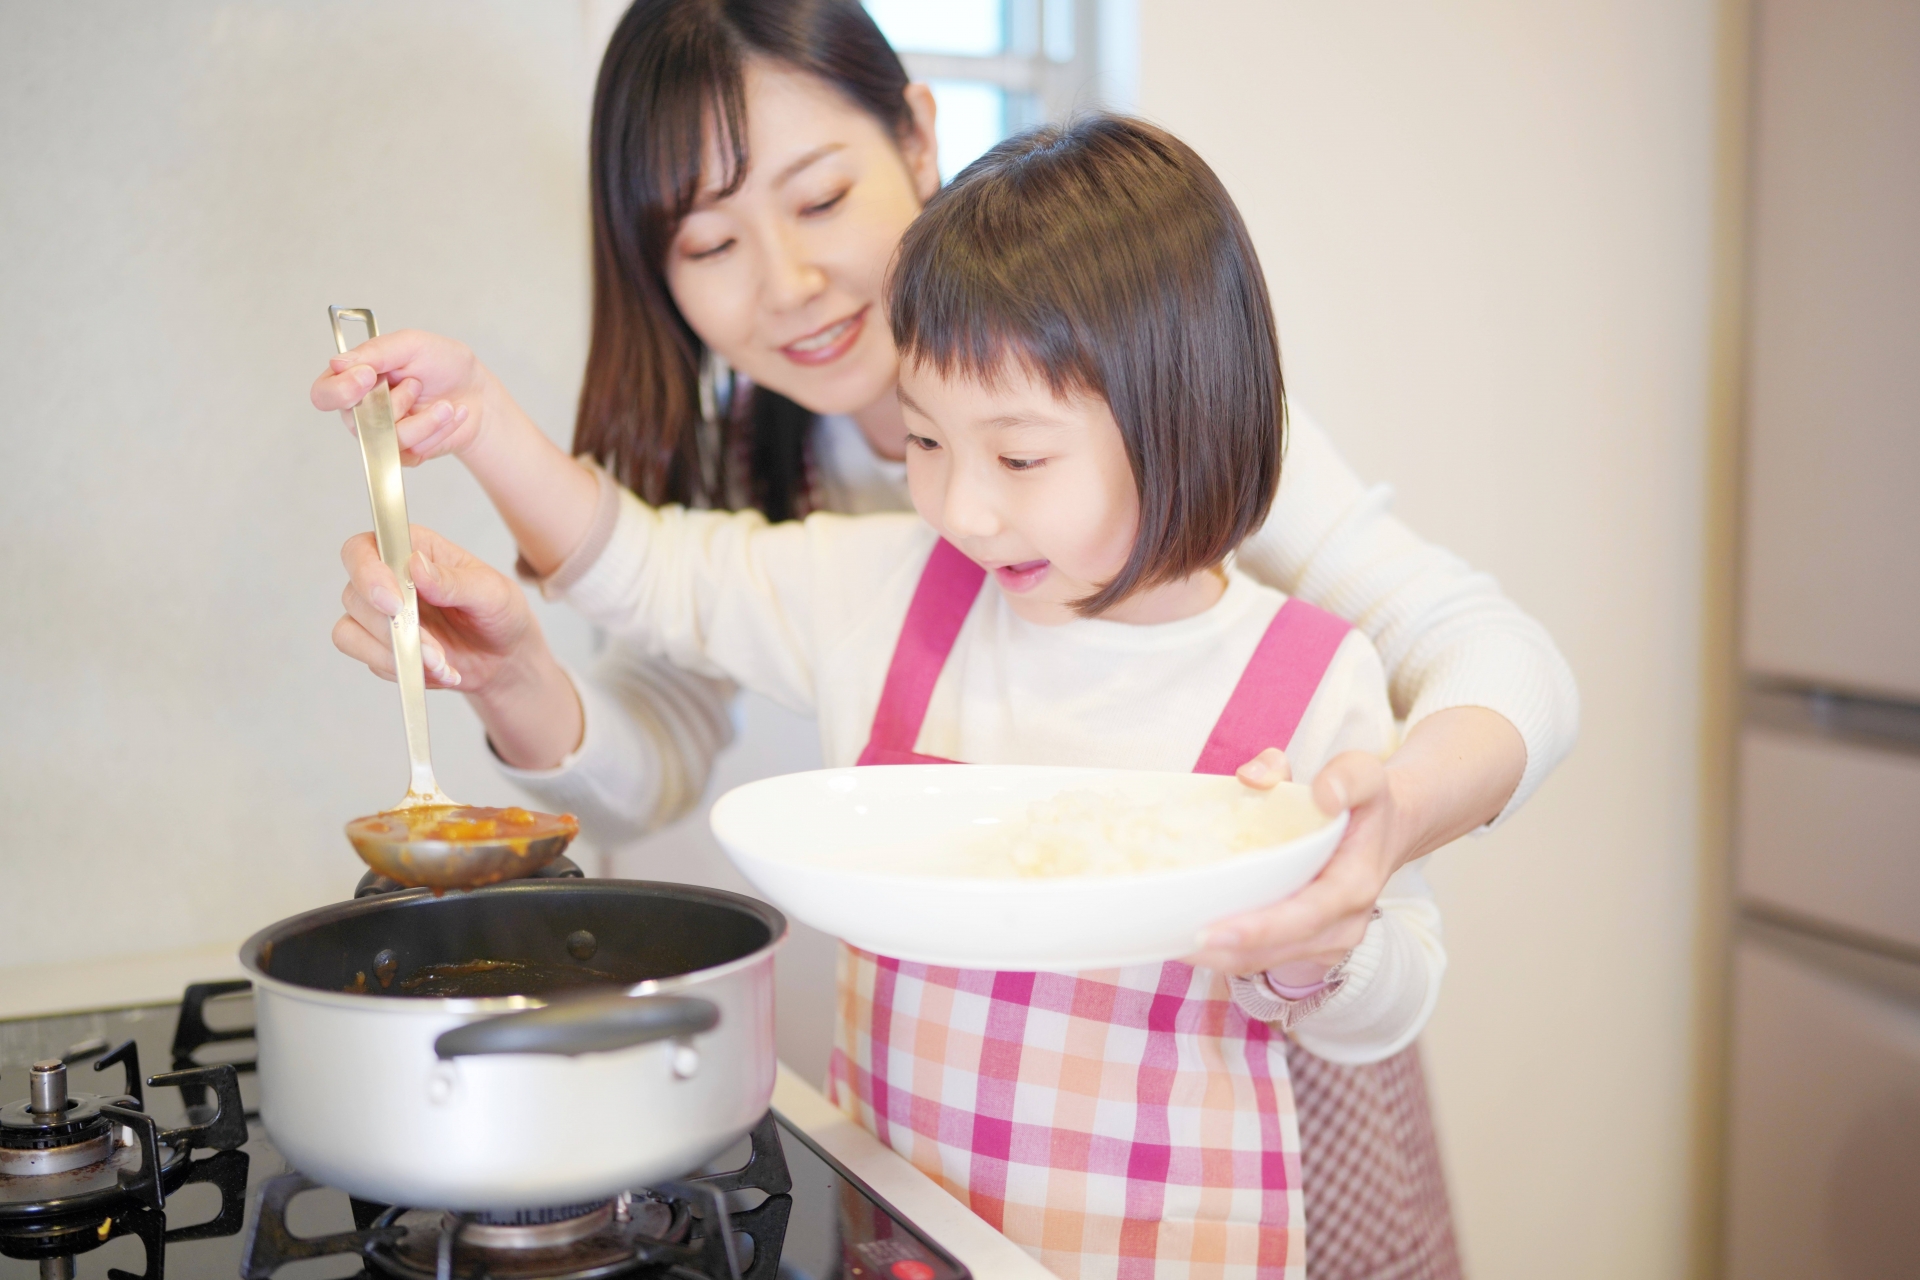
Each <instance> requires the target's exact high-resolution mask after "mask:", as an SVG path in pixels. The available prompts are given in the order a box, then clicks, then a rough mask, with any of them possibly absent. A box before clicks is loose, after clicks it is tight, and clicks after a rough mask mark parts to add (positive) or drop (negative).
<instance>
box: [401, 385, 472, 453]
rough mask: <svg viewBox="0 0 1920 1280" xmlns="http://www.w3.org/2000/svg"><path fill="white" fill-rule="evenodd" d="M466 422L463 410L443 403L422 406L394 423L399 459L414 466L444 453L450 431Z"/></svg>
mask: <svg viewBox="0 0 1920 1280" xmlns="http://www.w3.org/2000/svg"><path fill="white" fill-rule="evenodd" d="M466 421H467V407H466V406H465V405H454V404H452V403H450V402H448V401H446V400H436V401H434V402H433V403H432V404H430V405H426V406H423V407H422V408H421V410H420V412H419V413H416V414H414V415H413V416H412V417H410V418H406V419H403V420H402V421H399V422H396V423H395V424H394V430H395V432H396V434H397V436H398V438H399V441H400V449H401V454H402V460H403V461H407V462H409V463H410V464H411V465H418V464H419V463H421V462H424V461H426V460H427V459H429V458H436V457H438V456H440V455H441V454H442V453H445V452H446V450H447V445H448V443H449V442H450V441H451V440H452V438H453V434H454V432H456V431H458V430H459V429H460V428H461V427H462V426H464V425H465V424H466Z"/></svg>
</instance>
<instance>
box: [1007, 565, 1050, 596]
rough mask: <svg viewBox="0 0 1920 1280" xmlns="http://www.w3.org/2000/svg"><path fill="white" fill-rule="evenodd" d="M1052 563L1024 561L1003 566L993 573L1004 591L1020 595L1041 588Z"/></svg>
mask: <svg viewBox="0 0 1920 1280" xmlns="http://www.w3.org/2000/svg"><path fill="white" fill-rule="evenodd" d="M1052 563H1053V562H1052V561H1050V560H1023V561H1021V562H1020V563H1019V564H1003V565H1001V566H1000V567H999V568H997V569H995V570H994V571H993V576H994V579H995V581H997V582H999V584H1000V589H1001V590H1002V591H1011V592H1014V593H1015V594H1019V593H1022V592H1026V591H1031V590H1033V589H1034V588H1035V587H1037V586H1039V585H1040V579H1042V578H1044V577H1046V576H1047V570H1048V568H1049V567H1051V565H1052Z"/></svg>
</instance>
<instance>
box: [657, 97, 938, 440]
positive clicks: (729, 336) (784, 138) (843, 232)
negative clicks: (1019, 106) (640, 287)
mask: <svg viewBox="0 0 1920 1280" xmlns="http://www.w3.org/2000/svg"><path fill="white" fill-rule="evenodd" d="M907 101H908V104H909V106H910V107H911V108H912V109H913V114H914V122H915V127H914V130H913V132H912V133H911V134H910V135H909V136H908V137H907V138H905V139H903V140H896V139H895V138H894V137H893V136H892V135H891V134H890V133H889V132H888V130H887V129H886V128H885V127H883V126H882V125H881V124H880V122H879V121H877V120H875V119H874V118H873V117H872V116H871V115H869V114H868V113H867V112H865V111H863V110H861V109H860V108H859V107H857V106H855V105H854V104H853V103H852V102H850V101H849V100H848V99H846V98H845V97H843V96H842V95H841V94H840V93H839V92H838V91H837V90H835V89H834V88H833V87H832V86H831V85H829V84H827V83H826V82H824V81H822V80H820V79H818V78H816V77H814V76H811V75H808V74H806V73H804V72H800V71H795V70H792V69H790V68H788V67H785V66H783V65H782V64H780V63H777V62H771V61H768V60H764V59H754V60H751V61H749V62H748V64H747V67H746V113H747V139H746V141H747V155H748V159H749V165H748V168H747V173H746V180H745V181H744V182H742V183H741V185H740V188H739V190H737V191H735V192H734V193H733V194H731V195H729V196H726V197H724V198H717V199H716V198H714V197H713V195H712V194H711V192H712V190H713V188H715V187H717V186H718V185H719V183H720V179H719V178H718V177H717V176H716V175H719V174H722V173H724V172H725V166H724V164H723V163H722V161H721V157H720V155H719V153H718V150H717V148H712V149H710V154H709V157H708V162H707V165H706V173H707V177H706V178H705V179H703V181H704V183H705V185H706V188H707V194H703V195H702V196H701V198H700V199H699V201H698V202H697V203H696V204H695V206H694V208H693V211H692V212H691V213H689V214H688V215H687V217H686V220H685V221H684V222H682V223H681V225H680V228H679V231H678V232H677V233H676V234H675V236H674V238H673V242H672V244H671V245H669V246H668V249H667V262H666V276H667V287H668V288H669V289H670V290H671V291H672V293H673V298H674V301H675V302H676V303H677V304H679V307H680V312H681V314H682V315H684V316H685V317H686V319H687V323H688V324H689V325H691V326H692V327H693V331H694V332H695V333H697V334H699V335H700V338H701V340H702V341H703V342H705V343H706V344H707V345H708V346H709V347H711V348H713V350H714V351H716V352H717V353H719V355H720V356H722V357H723V358H724V359H725V360H726V361H727V363H728V364H730V365H732V366H733V367H734V368H735V369H736V370H738V371H739V372H740V373H742V374H744V375H745V376H746V377H748V378H750V379H752V380H753V382H754V383H755V384H757V385H759V386H763V387H767V388H769V389H770V390H773V391H778V392H779V393H780V394H782V395H784V396H786V397H788V398H789V399H791V400H794V401H797V402H798V403H800V404H801V405H804V406H805V407H806V408H808V409H811V410H813V411H814V412H815V413H856V414H857V413H859V412H860V411H861V410H863V409H867V408H869V407H870V406H873V405H875V404H876V403H878V402H880V401H881V400H882V399H883V398H884V399H887V400H889V401H890V400H891V398H892V396H893V389H894V383H895V381H896V379H897V378H898V376H899V359H898V357H897V356H896V355H895V353H894V347H893V337H892V335H891V334H890V333H889V331H888V329H887V321H886V316H885V315H884V314H883V311H882V304H881V281H882V279H883V278H884V277H885V275H886V270H887V264H888V262H889V261H891V259H892V257H893V251H894V249H895V247H896V246H897V245H898V244H899V243H900V236H901V233H902V232H904V231H905V230H906V228H907V224H908V223H910V222H912V221H913V219H914V217H915V215H917V214H918V213H919V212H920V206H921V205H922V204H924V203H925V202H926V200H927V198H928V197H930V196H931V195H932V194H933V193H934V191H935V190H937V189H938V188H939V185H940V174H939V169H938V166H937V164H936V159H935V154H934V145H933V98H932V95H931V93H930V92H929V91H928V90H927V88H926V86H924V85H912V86H909V88H908V90H907Z"/></svg>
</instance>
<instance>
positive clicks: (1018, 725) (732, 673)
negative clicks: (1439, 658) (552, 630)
mask: <svg viewBox="0 0 1920 1280" xmlns="http://www.w3.org/2000/svg"><path fill="white" fill-rule="evenodd" d="M934 540H935V535H934V533H933V531H932V530H931V529H930V528H928V527H927V526H926V525H925V524H924V523H922V522H921V521H920V520H919V519H918V518H917V517H914V516H909V515H877V516H868V517H864V518H851V517H842V516H837V515H817V516H814V517H811V518H809V519H808V520H806V521H804V522H801V523H798V524H785V525H779V526H769V525H768V524H767V523H766V521H765V520H764V519H763V518H761V517H760V516H759V515H758V514H757V513H751V512H748V513H737V514H735V513H718V512H692V511H687V510H684V509H682V508H677V507H669V508H663V509H658V510H656V509H653V508H649V507H647V506H645V505H644V504H642V503H640V502H639V501H638V500H637V499H635V498H634V497H633V496H632V495H631V494H627V493H624V492H620V493H618V494H617V497H616V500H615V514H614V518H613V522H612V528H611V530H610V532H608V533H607V534H606V535H605V536H604V543H605V545H604V546H603V547H602V548H601V549H600V550H599V551H598V553H597V554H596V555H595V556H594V557H593V563H592V564H591V565H590V566H589V567H588V568H587V569H586V570H585V571H584V572H583V573H581V574H580V575H579V576H578V577H577V578H576V579H575V580H574V581H572V582H571V583H570V584H568V585H567V587H566V589H565V597H566V599H567V601H568V602H569V603H570V604H572V605H574V606H575V607H576V608H578V609H580V610H581V612H583V613H584V614H585V615H586V616H587V617H588V618H589V619H590V620H592V621H593V622H595V623H597V624H598V625H599V626H601V627H603V628H605V629H606V630H607V632H608V633H609V634H611V635H612V636H614V637H616V638H617V639H619V640H621V641H623V642H624V649H625V650H626V651H629V652H631V651H635V650H637V651H639V652H641V653H644V654H645V655H647V656H649V657H652V658H655V659H661V660H665V661H667V662H670V663H672V664H673V665H675V666H676V667H679V668H680V669H682V670H685V671H691V672H695V673H698V674H700V675H703V676H705V677H707V678H710V679H727V680H732V681H737V682H738V683H739V684H741V685H744V686H746V687H748V688H751V689H754V690H755V691H757V692H759V693H761V694H763V695H765V696H766V697H768V698H771V699H773V700H774V701H776V702H778V703H781V704H783V705H785V706H788V707H790V708H792V709H795V710H799V711H806V712H811V713H813V714H814V715H815V716H816V718H817V721H818V724H819V729H820V740H821V747H822V752H823V756H824V758H825V761H826V762H827V763H828V764H829V765H844V764H851V763H853V762H854V761H855V760H856V759H857V758H858V757H859V755H860V752H861V749H862V747H864V746H865V744H866V742H867V739H868V736H869V733H870V730H871V726H872V721H873V715H874V710H875V708H876V706H877V705H878V703H879V699H880V692H881V688H882V685H883V683H884V680H885V676H886V671H887V667H888V662H889V659H890V657H891V655H892V653H893V649H894V646H895V643H896V642H897V640H898V638H899V634H900V629H901V625H902V623H903V621H904V619H905V616H906V612H907V607H908V604H909V602H910V601H911V599H912V596H913V592H914V588H915V586H916V584H917V582H918V580H919V574H920V571H921V569H922V568H923V567H924V565H925V563H926V559H927V555H928V553H929V552H930V551H931V549H932V547H933V544H934ZM1285 599H1286V597H1285V596H1284V595H1283V594H1282V593H1280V592H1279V591H1276V590H1274V589H1273V588H1271V587H1266V586H1263V585H1261V584H1259V583H1256V582H1255V581H1254V580H1253V579H1252V578H1250V577H1248V576H1247V575H1246V574H1244V573H1242V572H1240V571H1238V570H1237V569H1235V570H1231V571H1230V572H1229V574H1228V582H1227V588H1226V591H1225V593H1224V594H1223V595H1222V597H1221V599H1220V600H1219V601H1218V602H1217V603H1215V604H1214V605H1213V606H1212V607H1211V608H1209V609H1207V610H1206V611H1204V612H1203V613H1201V614H1198V615H1196V616H1194V617H1191V618H1186V619H1182V620H1179V621H1176V622H1170V623H1164V624H1158V625H1153V626H1138V625H1130V624H1125V623H1117V622H1111V621H1107V620H1104V619H1075V620H1072V621H1069V622H1066V623H1063V624H1060V625H1056V626H1040V625H1036V624H1034V623H1031V622H1028V621H1025V620H1024V619H1021V618H1020V617H1018V616H1017V615H1016V614H1015V613H1014V612H1013V611H1012V609H1011V607H1010V606H1009V605H1008V603H1007V601H1006V598H1005V597H1004V596H1003V595H1002V594H1001V592H1000V590H999V589H998V587H997V586H994V585H992V584H991V583H989V584H988V585H987V586H985V587H984V588H983V589H982V591H981V594H980V596H979V598H978V599H977V600H976V601H975V603H974V606H973V609H972V610H971V612H970V613H969V614H968V616H967V621H966V624H965V626H963V627H962V629H961V632H960V636H959V638H958V639H957V640H956V642H955V644H954V648H953V650H952V652H951V653H950V654H949V656H948V658H947V661H946V663H945V665H944V667H943V668H942V671H941V675H940V678H939V681H938V682H937V683H936V685H935V687H934V691H933V697H932V701H931V703H930V705H929V706H928V709H927V715H926V719H925V722H924V723H923V725H922V727H921V731H920V737H919V739H918V741H917V742H916V744H915V746H914V749H915V750H916V751H917V752H919V753H921V754H924V755H931V756H941V757H946V758H950V759H959V760H967V761H971V762H975V763H981V764H1020V763H1030V764H1037V763H1067V762H1070V763H1074V764H1082V765H1107V766H1112V767H1120V768H1138V769H1161V770H1173V771H1184V770H1187V769H1190V768H1191V767H1192V765H1193V761H1194V760H1195V759H1197V758H1198V757H1199V755H1200V753H1201V749H1202V747H1203V745H1204V744H1205V742H1206V739H1207V736H1208V734H1209V732H1210V731H1211V730H1212V728H1213V724H1214V721H1215V719H1216V718H1217V717H1218V715H1219V713H1220V711H1221V709H1222V708H1223V707H1224V706H1225V705H1226V703H1227V701H1228V699H1229V697H1230V695H1231V694H1232V692H1233V689H1234V686H1235V685H1236V684H1237V683H1238V681H1239V679H1240V674H1241V672H1242V671H1243V670H1244V668H1245V666H1246V663H1247V661H1248V659H1249V658H1250V656H1251V655H1252V653H1253V651H1254V648H1255V646H1256V645H1257V644H1258V643H1259V642H1260V639H1261V637H1262V636H1263V635H1264V633H1265V631H1266V629H1267V625H1268V624H1269V623H1270V622H1271V621H1272V619H1273V616H1274V614H1275V612H1276V611H1277V610H1278V609H1279V608H1280V606H1281V605H1282V604H1283V603H1284V602H1285ZM1394 737H1395V727H1394V722H1393V712H1392V709H1391V707H1390V706H1389V703H1388V699H1387V694H1386V678H1385V674H1384V672H1383V671H1382V669H1381V666H1380V661H1379V657H1378V655H1377V654H1376V653H1375V651H1374V649H1373V646H1372V645H1371V643H1369V642H1368V641H1367V639H1366V638H1365V636H1364V635H1363V634H1362V633H1360V632H1358V631H1354V632H1350V633H1349V634H1348V635H1347V637H1346V639H1345V640H1344V641H1343V642H1342V644H1341V645H1340V647H1339V649H1338V650H1337V652H1336V653H1335V656H1334V659H1333V661H1332V663H1331V665H1330V666H1329V668H1328V670H1327V672H1326V675H1325V676H1324V678H1323V679H1322V681H1321V684H1320V687H1319V689H1318V691H1317V692H1316V693H1315V694H1314V696H1313V698H1312V700H1311V701H1310V702H1309V704H1308V706H1307V708H1306V711H1305V713H1304V715H1303V717H1302V719H1301V721H1300V724H1299V726H1298V727H1297V729H1296V730H1295V731H1294V733H1293V734H1292V737H1291V739H1290V740H1289V741H1287V742H1274V743H1272V744H1271V745H1273V746H1279V747H1284V748H1286V750H1287V754H1288V758H1289V761H1290V763H1291V764H1292V766H1293V769H1294V773H1295V776H1296V777H1297V778H1299V779H1301V780H1303V781H1305V780H1310V779H1311V778H1312V777H1313V776H1314V774H1316V773H1317V772H1318V771H1319V770H1320V768H1321V767H1322V766H1323V765H1324V764H1325V763H1326V762H1327V761H1328V760H1330V759H1332V758H1333V757H1334V756H1336V755H1338V754H1340V753H1341V752H1344V751H1352V750H1361V751H1369V752H1373V753H1376V754H1382V755H1384V754H1385V753H1387V752H1388V751H1390V750H1391V749H1392V746H1393V743H1394ZM1444 967H1445V953H1444V951H1443V950H1442V948H1441V946H1440V939H1439V917H1438V911H1437V909H1436V908H1435V907H1434V905H1433V902H1432V898H1431V894H1430V892H1429V891H1428V890H1427V888H1426V884H1425V881H1424V879H1423V878H1422V877H1421V875H1420V873H1419V871H1418V870H1417V869H1414V868H1407V869H1404V870H1403V871H1401V872H1400V873H1399V874H1398V875H1397V876H1396V877H1395V879H1394V881H1393V882H1391V883H1390V884H1389V885H1388V887H1387V892H1386V893H1385V894H1384V895H1383V897H1382V899H1381V902H1380V914H1379V916H1378V917H1377V918H1376V919H1375V920H1374V921H1373V922H1372V924H1371V925H1370V926H1369V928H1368V931H1367V937H1366V939H1365V941H1364V942H1363V943H1362V945H1361V947H1360V948H1358V949H1357V950H1356V951H1355V953H1354V954H1353V955H1352V956H1350V957H1349V958H1348V959H1347V960H1346V961H1345V962H1344V963H1343V965H1342V966H1341V967H1340V971H1339V973H1338V974H1337V975H1336V976H1335V980H1334V981H1333V982H1332V983H1331V984H1330V985H1329V987H1328V988H1327V989H1326V990H1325V991H1324V992H1323V993H1322V995H1321V997H1320V998H1318V999H1316V1000H1313V1001H1309V1002H1289V1001H1284V1000H1280V999H1278V997H1277V996H1276V994H1275V992H1274V991H1273V989H1272V988H1271V987H1270V986H1268V985H1267V984H1266V983H1265V982H1264V981H1262V980H1260V979H1257V978H1256V979H1241V980H1237V981H1236V982H1235V984H1234V986H1235V996H1236V999H1238V1000H1239V1001H1240V1003H1241V1004H1242V1007H1244V1008H1246V1009H1247V1010H1248V1011H1249V1012H1250V1013H1253V1014H1254V1015H1255V1016H1259V1017H1262V1018H1265V1019H1267V1020H1270V1021H1277V1022H1281V1023H1283V1024H1285V1025H1289V1026H1291V1027H1292V1028H1293V1030H1294V1033H1295V1034H1296V1036H1298V1037H1299V1038H1300V1039H1301V1040H1302V1042H1303V1043H1305V1044H1307V1045H1308V1047H1310V1048H1313V1049H1315V1050H1316V1051H1317V1052H1320V1053H1321V1054H1322V1056H1325V1057H1329V1058H1333V1059H1335V1060H1341V1061H1370V1060H1374V1059H1377V1058H1381V1057H1385V1056H1388V1055H1389V1054H1391V1053H1394V1052H1397V1051H1398V1050H1399V1049H1400V1048H1402V1047H1404V1046H1405V1045H1406V1044H1407V1043H1408V1042H1410V1041H1411V1040H1412V1038H1413V1037H1414V1036H1415V1035H1416V1034H1417V1033H1418V1032H1419V1030H1420V1027H1421V1026H1422V1025H1424V1023H1425V1021H1426V1018H1427V1016H1428V1015H1429V1014H1430V1013H1431V1011H1432V1008H1433V1002H1434V998H1435V996H1436V995H1437V993H1438V989H1439V981H1440V975H1441V973H1442V972H1443V970H1444Z"/></svg>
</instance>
